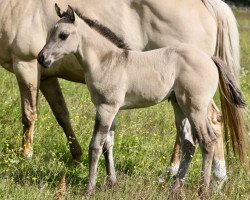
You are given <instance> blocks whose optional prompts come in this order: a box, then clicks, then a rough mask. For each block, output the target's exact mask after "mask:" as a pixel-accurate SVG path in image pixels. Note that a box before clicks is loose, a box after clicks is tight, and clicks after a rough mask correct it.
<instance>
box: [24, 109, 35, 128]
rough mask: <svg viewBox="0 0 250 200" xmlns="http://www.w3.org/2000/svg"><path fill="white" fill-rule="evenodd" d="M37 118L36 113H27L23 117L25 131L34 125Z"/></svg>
mask: <svg viewBox="0 0 250 200" xmlns="http://www.w3.org/2000/svg"><path fill="white" fill-rule="evenodd" d="M36 118H37V114H36V111H25V112H24V114H23V116H22V124H23V127H24V129H28V128H29V127H30V126H31V125H33V124H34V122H35V120H36Z"/></svg>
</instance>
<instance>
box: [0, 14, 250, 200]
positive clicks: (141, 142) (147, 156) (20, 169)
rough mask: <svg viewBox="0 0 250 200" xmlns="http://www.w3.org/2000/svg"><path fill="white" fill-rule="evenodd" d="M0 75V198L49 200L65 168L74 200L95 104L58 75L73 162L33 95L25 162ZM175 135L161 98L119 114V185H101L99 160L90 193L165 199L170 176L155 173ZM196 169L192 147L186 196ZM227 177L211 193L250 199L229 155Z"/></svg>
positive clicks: (8, 81)
mask: <svg viewBox="0 0 250 200" xmlns="http://www.w3.org/2000/svg"><path fill="white" fill-rule="evenodd" d="M235 13H236V17H237V19H238V22H239V29H240V34H241V37H240V38H241V40H240V42H241V64H242V72H241V87H242V90H243V92H244V95H245V97H246V101H247V103H248V106H247V109H248V112H249V109H250V106H249V103H250V81H249V80H250V56H249V55H250V13H249V12H245V11H244V12H243V11H236V12H235ZM0 80H1V81H0V95H1V98H0V105H1V106H0V199H8V200H9V199H13V200H19V199H24V200H31V199H32V200H33V199H36V200H38V199H41V200H44V199H46V200H47V199H53V198H54V196H55V193H56V191H57V186H58V184H59V182H60V180H61V178H62V176H63V174H64V173H65V171H67V177H66V186H67V190H66V198H67V199H81V198H82V194H83V192H84V188H85V185H86V181H87V179H86V176H87V172H88V160H87V153H88V144H89V141H90V137H91V134H92V129H93V123H94V107H93V105H92V103H91V101H90V96H89V94H88V91H87V88H86V86H84V85H82V84H75V83H71V82H67V81H64V80H61V81H60V82H61V86H62V90H63V92H64V95H65V97H66V100H67V104H68V108H69V111H70V114H71V119H72V124H73V127H74V130H75V131H76V134H77V136H78V139H79V141H80V143H81V146H82V147H83V150H84V154H83V156H82V163H81V166H79V167H77V168H75V167H72V166H71V156H70V153H69V150H68V146H67V143H66V138H65V136H64V134H63V131H62V129H61V128H60V127H59V125H58V124H57V123H56V121H55V118H54V117H53V115H52V113H51V111H50V109H49V107H48V105H47V103H46V101H45V99H44V97H42V96H40V98H39V99H40V101H39V111H38V119H37V122H36V128H35V135H34V156H33V158H32V159H30V160H25V159H23V158H21V157H20V156H19V153H20V150H21V149H20V147H21V140H22V131H21V130H22V125H21V116H20V96H19V91H18V88H17V83H16V80H15V77H14V76H13V75H12V74H10V73H8V72H7V71H5V70H4V69H1V70H0ZM217 102H218V100H217ZM218 104H219V103H218ZM249 122H250V118H248V123H249ZM174 139H175V127H174V121H173V110H172V108H171V106H170V104H169V103H168V102H165V103H162V104H160V105H158V106H154V107H151V108H148V109H138V110H131V111H123V112H120V114H119V116H118V124H117V129H116V135H115V147H114V157H115V163H116V170H117V175H118V180H119V185H118V187H116V188H115V189H114V190H108V189H107V188H106V187H105V168H104V160H103V158H102V159H101V162H100V165H99V176H98V184H97V192H96V196H95V199H167V198H169V193H168V189H169V187H170V185H171V183H172V182H173V180H171V179H170V180H168V181H167V182H166V183H165V184H158V182H157V176H158V175H160V174H161V173H162V172H165V170H166V166H167V165H168V162H169V159H170V155H171V151H172V147H173V144H174ZM200 169H201V155H200V152H199V151H198V152H197V153H196V155H195V157H194V159H193V162H192V164H191V166H190V172H189V176H188V178H187V182H186V185H185V187H184V193H185V198H186V199H197V188H198V184H199V181H200ZM228 176H229V180H228V182H227V183H226V185H225V187H224V188H223V190H222V191H221V193H220V194H213V195H211V196H210V198H211V199H227V200H229V199H231V200H235V199H250V176H249V175H247V174H245V173H244V171H243V170H242V169H241V167H240V164H239V162H238V161H237V160H235V159H233V163H232V164H231V167H230V168H229V170H228ZM185 198H184V199H185Z"/></svg>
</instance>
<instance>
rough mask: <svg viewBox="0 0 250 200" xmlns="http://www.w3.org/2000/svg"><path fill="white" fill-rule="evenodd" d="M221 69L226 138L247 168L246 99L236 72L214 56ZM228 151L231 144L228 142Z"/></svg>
mask: <svg viewBox="0 0 250 200" xmlns="http://www.w3.org/2000/svg"><path fill="white" fill-rule="evenodd" d="M212 59H213V61H214V63H215V64H216V66H217V68H218V71H219V88H220V99H221V109H222V114H223V122H224V129H225V136H226V139H228V138H229V135H228V132H230V139H231V142H232V147H233V151H234V153H235V152H237V153H238V155H239V159H240V161H241V163H242V165H243V167H244V168H245V169H247V168H248V164H249V163H248V162H249V161H248V159H247V149H248V136H247V125H246V121H245V117H244V109H243V108H244V106H245V105H246V104H245V101H244V99H243V97H242V94H241V91H240V89H239V87H238V86H237V83H236V80H235V78H234V74H233V73H230V70H228V67H227V66H226V65H225V63H224V62H223V61H222V60H220V59H219V58H216V57H212ZM227 152H229V145H228V144H227Z"/></svg>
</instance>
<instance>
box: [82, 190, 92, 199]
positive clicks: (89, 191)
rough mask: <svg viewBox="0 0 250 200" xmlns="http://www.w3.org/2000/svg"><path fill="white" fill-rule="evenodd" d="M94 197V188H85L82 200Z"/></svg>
mask: <svg viewBox="0 0 250 200" xmlns="http://www.w3.org/2000/svg"><path fill="white" fill-rule="evenodd" d="M93 196H95V188H87V189H86V191H85V193H84V197H83V199H85V198H86V199H88V197H93Z"/></svg>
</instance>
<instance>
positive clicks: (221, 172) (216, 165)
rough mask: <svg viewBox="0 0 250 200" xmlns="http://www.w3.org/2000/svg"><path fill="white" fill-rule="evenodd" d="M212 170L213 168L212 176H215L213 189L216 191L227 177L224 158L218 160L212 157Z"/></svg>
mask: <svg viewBox="0 0 250 200" xmlns="http://www.w3.org/2000/svg"><path fill="white" fill-rule="evenodd" d="M213 170H214V176H215V177H216V183H215V184H214V190H215V191H217V192H218V191H220V190H221V188H222V186H223V185H224V183H225V182H226V181H227V179H228V177H227V169H226V162H225V160H219V159H217V158H215V157H214V160H213Z"/></svg>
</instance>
